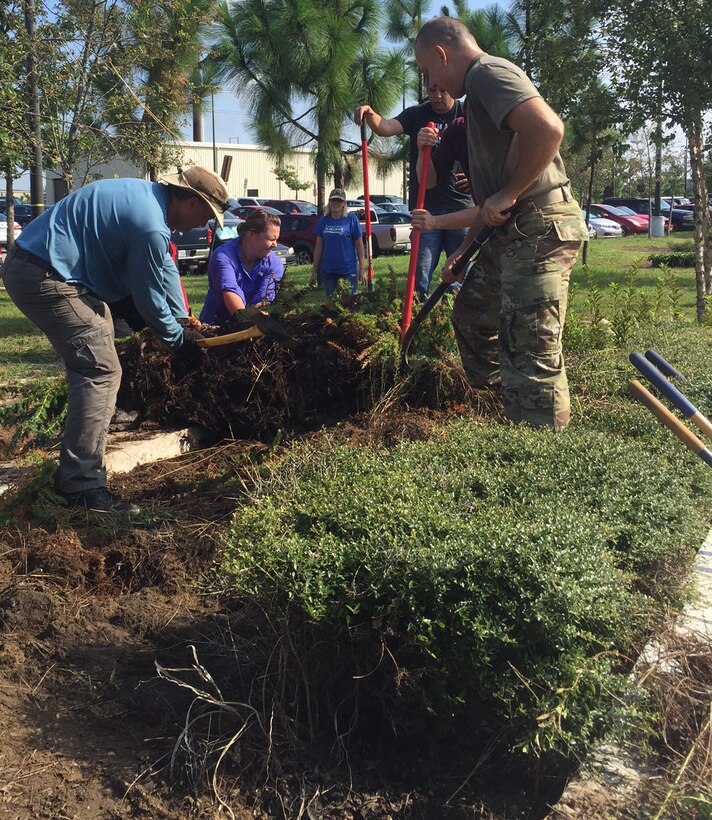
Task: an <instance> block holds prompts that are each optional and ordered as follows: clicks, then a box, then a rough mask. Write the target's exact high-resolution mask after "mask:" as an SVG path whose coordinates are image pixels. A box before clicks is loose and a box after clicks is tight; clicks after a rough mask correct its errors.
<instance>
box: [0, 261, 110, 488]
mask: <svg viewBox="0 0 712 820" xmlns="http://www.w3.org/2000/svg"><path fill="white" fill-rule="evenodd" d="M2 278H3V281H4V283H5V287H6V288H7V292H8V294H9V296H10V298H11V299H12V301H13V302H14V303H15V304H16V305H17V307H18V308H19V309H20V310H21V311H22V312H23V313H24V314H25V316H27V318H28V319H29V320H30V321H31V322H33V323H34V324H36V325H37V327H39V328H40V329H41V330H42V331H43V332H44V333H45V334H46V335H47V338H48V339H49V341H50V342H51V344H52V347H53V348H54V349H55V350H56V351H57V353H58V354H59V355H60V356H61V357H62V359H63V360H64V364H65V367H66V370H67V382H68V385H69V392H68V400H67V419H66V421H65V424H64V434H63V437H62V447H61V449H60V453H59V471H58V473H57V480H56V484H57V488H58V489H59V490H61V491H62V492H66V493H73V492H79V491H81V490H88V489H91V488H93V487H104V486H106V468H105V466H104V451H105V449H106V437H107V435H108V432H109V424H110V422H111V418H112V416H113V414H114V405H115V403H116V394H117V393H118V390H119V385H120V383H121V365H120V364H119V357H118V355H117V353H116V348H115V347H114V325H113V322H112V319H111V313H110V311H109V308H108V307H107V305H106V304H105V303H104V302H102V300H101V299H99V298H98V297H97V296H95V295H94V294H93V293H91V292H90V291H89V290H88V289H87V288H85V287H82V286H80V285H71V284H68V283H67V282H64V281H62V280H61V279H60V278H59V277H58V276H57V274H56V273H54V271H53V270H52V268H51V267H50V266H49V265H46V264H45V265H38V264H36V263H35V262H33V261H29V260H28V259H27V254H26V253H25V251H23V250H22V249H21V248H19V247H18V246H17V245H15V246H13V248H12V249H11V250H10V251H9V253H8V255H7V259H6V260H5V264H4V265H3V268H2Z"/></svg>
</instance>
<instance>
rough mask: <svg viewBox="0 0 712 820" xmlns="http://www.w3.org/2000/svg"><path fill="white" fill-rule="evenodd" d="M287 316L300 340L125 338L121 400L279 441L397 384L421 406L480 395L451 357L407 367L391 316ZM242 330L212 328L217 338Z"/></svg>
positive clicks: (176, 421)
mask: <svg viewBox="0 0 712 820" xmlns="http://www.w3.org/2000/svg"><path fill="white" fill-rule="evenodd" d="M280 323H281V325H282V326H283V327H284V328H285V330H286V331H288V332H289V333H290V334H291V335H292V337H293V338H294V339H295V340H296V341H295V342H294V343H292V344H288V345H287V344H283V343H281V342H280V341H278V340H276V339H275V338H273V337H270V336H263V337H261V338H257V339H250V340H248V341H240V342H237V343H232V344H226V345H224V346H215V347H209V348H197V347H195V346H190V347H187V348H186V349H185V350H183V349H181V350H180V351H178V352H177V353H174V354H171V353H166V352H163V351H160V350H157V349H155V347H154V346H152V345H151V343H150V342H147V341H146V340H145V339H144V338H142V337H141V336H133V337H131V338H129V339H127V340H126V341H123V342H120V343H119V344H118V345H117V347H118V350H119V355H120V358H121V363H122V368H123V380H122V385H121V390H120V392H119V398H118V404H119V407H121V408H123V409H124V410H139V411H140V412H141V414H142V417H143V418H145V419H149V420H151V421H154V422H158V423H160V424H170V425H174V426H175V425H183V424H198V425H200V426H202V427H204V428H205V429H206V430H209V431H211V432H212V433H214V434H215V435H216V436H220V437H231V438H251V439H260V440H262V441H272V440H273V439H274V437H275V435H277V434H280V435H284V434H287V435H289V434H294V433H304V432H307V431H311V430H317V429H319V427H321V426H322V425H325V424H328V425H332V424H334V423H335V422H336V421H338V420H342V419H347V418H349V417H351V416H353V415H355V414H357V413H360V412H363V411H367V410H369V409H371V408H373V407H374V406H376V405H377V404H378V403H379V402H380V401H381V400H382V399H383V397H384V396H385V395H386V394H388V393H389V391H392V390H393V389H394V388H396V389H397V391H398V397H399V401H401V402H406V403H408V404H410V405H412V406H418V407H429V408H438V407H442V406H443V404H446V403H449V404H453V403H460V404H462V403H469V402H471V401H472V399H473V395H472V394H473V391H472V390H471V389H470V388H469V386H468V384H467V382H466V380H465V377H464V373H463V371H462V367H461V366H460V364H459V362H457V361H456V360H455V359H454V358H453V357H451V356H450V357H449V356H447V355H443V356H440V357H438V358H432V359H429V363H428V366H422V363H421V366H418V364H417V363H416V365H415V366H414V367H413V369H412V370H411V372H410V373H409V374H407V377H405V374H399V373H398V372H397V370H398V360H397V353H396V352H395V351H396V347H395V344H396V340H397V327H395V326H394V327H390V324H391V323H392V318H384V317H380V318H378V319H376V318H375V317H370V319H364V318H363V317H361V316H359V315H357V314H354V313H350V312H348V311H343V310H339V309H338V308H330V307H324V308H323V309H322V311H321V312H320V313H313V314H300V315H299V316H298V317H281V318H280ZM248 324H249V322H248ZM233 330H234V328H232V327H230V326H226V327H223V328H204V332H205V334H206V335H212V336H215V335H225V334H227V333H230V332H232V331H233ZM389 345H390V346H389Z"/></svg>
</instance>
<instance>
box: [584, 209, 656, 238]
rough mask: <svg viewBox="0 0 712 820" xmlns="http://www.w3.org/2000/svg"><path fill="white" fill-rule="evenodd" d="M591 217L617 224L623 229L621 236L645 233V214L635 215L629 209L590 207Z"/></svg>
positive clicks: (646, 225)
mask: <svg viewBox="0 0 712 820" xmlns="http://www.w3.org/2000/svg"><path fill="white" fill-rule="evenodd" d="M590 214H591V216H595V217H603V218H604V219H610V220H612V221H613V222H617V223H618V224H619V225H620V226H621V228H623V235H624V236H628V235H629V234H632V233H647V232H648V223H649V221H650V220H649V219H648V216H647V214H645V215H644V214H637V213H636V212H635V211H632V210H631V209H630V208H626V207H621V208H619V207H616V206H615V205H591V209H590Z"/></svg>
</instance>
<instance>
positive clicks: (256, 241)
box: [200, 210, 284, 325]
mask: <svg viewBox="0 0 712 820" xmlns="http://www.w3.org/2000/svg"><path fill="white" fill-rule="evenodd" d="M279 228H280V219H279V217H278V216H275V215H273V214H268V213H267V212H266V211H262V210H259V211H255V212H254V213H253V214H250V216H248V217H247V219H246V220H245V221H244V222H242V223H240V225H238V228H237V233H238V238H237V239H231V240H229V241H227V242H225V243H224V244H222V245H220V247H219V248H218V249H217V250H216V251H215V253H214V254H213V255H212V256H211V258H210V264H209V265H208V294H207V296H206V297H205V304H204V305H203V310H202V311H201V313H200V321H201V322H205V323H206V324H209V325H222V324H225V323H226V322H228V321H230V318H231V317H232V316H234V315H235V313H236V312H237V311H238V310H244V309H245V308H246V307H247V306H249V305H261V304H263V303H265V302H273V301H274V299H275V297H276V295H277V292H278V290H279V286H280V283H281V280H282V277H283V276H284V265H283V264H282V260H281V259H280V258H279V257H278V256H277V254H276V253H274V248H275V247H276V245H277V238H278V237H279Z"/></svg>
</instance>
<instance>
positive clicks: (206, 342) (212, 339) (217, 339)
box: [198, 325, 265, 347]
mask: <svg viewBox="0 0 712 820" xmlns="http://www.w3.org/2000/svg"><path fill="white" fill-rule="evenodd" d="M264 335H265V334H264V333H263V332H262V331H261V330H260V329H259V328H258V327H257V325H253V326H252V327H248V328H246V329H245V330H238V331H237V332H236V333H226V334H225V335H224V336H208V337H206V338H205V339H198V344H199V345H200V347H220V345H229V344H232V343H233V342H243V341H245V339H258V338H259V337H260V336H264Z"/></svg>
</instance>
